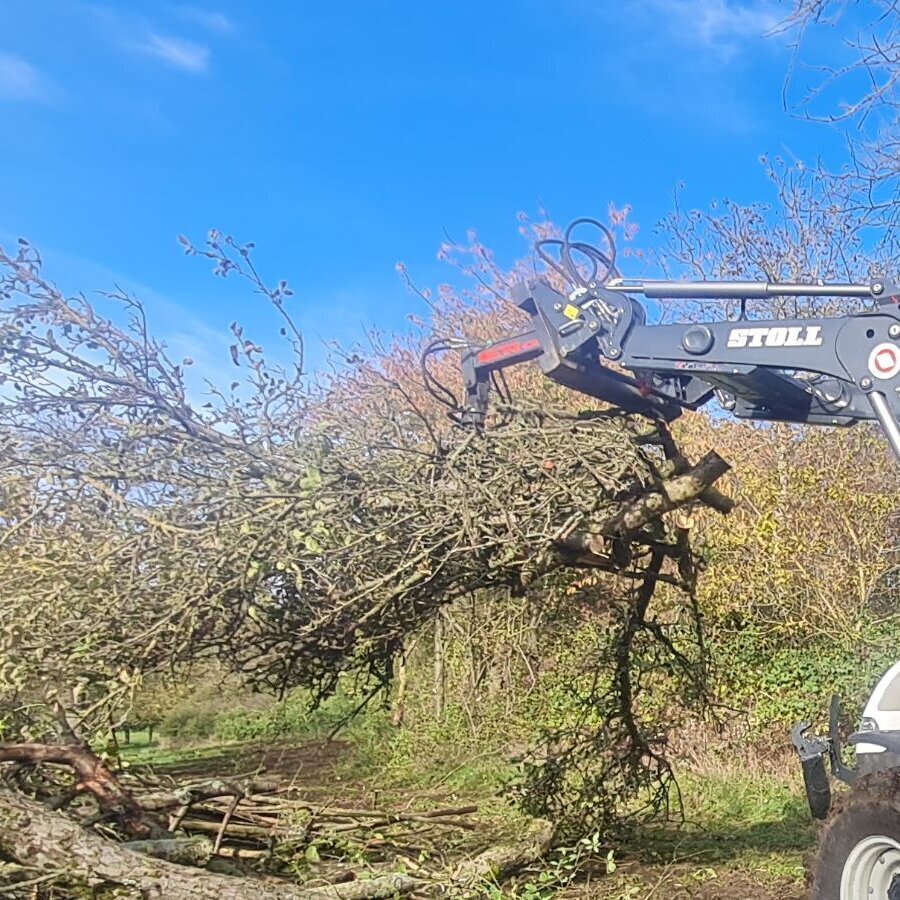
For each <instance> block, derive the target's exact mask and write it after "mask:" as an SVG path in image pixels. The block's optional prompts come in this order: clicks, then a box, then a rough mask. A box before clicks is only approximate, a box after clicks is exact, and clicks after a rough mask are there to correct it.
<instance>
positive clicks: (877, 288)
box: [872, 281, 884, 294]
mask: <svg viewBox="0 0 900 900" xmlns="http://www.w3.org/2000/svg"><path fill="white" fill-rule="evenodd" d="M883 290H884V285H883V284H882V283H881V282H880V281H876V282H875V283H874V284H873V285H872V293H873V294H880V293H881V292H882V291H883Z"/></svg>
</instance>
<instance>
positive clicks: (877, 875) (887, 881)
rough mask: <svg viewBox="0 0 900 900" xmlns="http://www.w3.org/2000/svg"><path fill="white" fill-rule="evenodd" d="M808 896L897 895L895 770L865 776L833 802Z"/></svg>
mask: <svg viewBox="0 0 900 900" xmlns="http://www.w3.org/2000/svg"><path fill="white" fill-rule="evenodd" d="M811 900H900V769H889V770H888V771H885V772H878V773H877V774H875V775H867V776H866V777H864V778H860V780H859V781H858V782H857V783H856V785H854V787H853V788H852V790H851V791H850V792H849V793H847V794H846V795H845V796H844V797H842V798H841V799H840V800H838V802H837V803H835V808H834V810H833V812H832V814H831V816H830V817H829V819H828V821H827V822H826V823H825V825H824V826H823V828H822V831H821V833H820V840H819V850H818V853H817V855H816V859H815V861H814V863H813V867H812V895H811Z"/></svg>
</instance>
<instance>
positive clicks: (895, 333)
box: [888, 325, 900, 338]
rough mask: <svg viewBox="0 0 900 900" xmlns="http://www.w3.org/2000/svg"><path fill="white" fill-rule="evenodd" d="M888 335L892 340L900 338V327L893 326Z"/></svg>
mask: <svg viewBox="0 0 900 900" xmlns="http://www.w3.org/2000/svg"><path fill="white" fill-rule="evenodd" d="M888 334H889V335H890V336H891V337H892V338H895V337H900V325H891V327H890V328H888Z"/></svg>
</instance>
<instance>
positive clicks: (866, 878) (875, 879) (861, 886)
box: [841, 835, 900, 900]
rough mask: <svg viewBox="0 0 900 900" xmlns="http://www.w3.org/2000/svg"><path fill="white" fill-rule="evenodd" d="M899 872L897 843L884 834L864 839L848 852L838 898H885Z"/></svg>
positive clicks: (884, 899) (899, 852)
mask: <svg viewBox="0 0 900 900" xmlns="http://www.w3.org/2000/svg"><path fill="white" fill-rule="evenodd" d="M898 875H900V842H898V841H895V840H894V839H893V838H889V837H884V836H883V835H872V836H870V837H867V838H863V840H861V841H860V842H859V843H858V844H857V845H856V846H855V847H854V848H853V849H852V850H851V851H850V853H849V854H848V855H847V861H846V862H845V863H844V870H843V872H842V874H841V900H863V898H866V900H868V898H871V900H888V891H889V890H890V887H891V882H892V881H893V880H894V878H895V877H896V876H898Z"/></svg>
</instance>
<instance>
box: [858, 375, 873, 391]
mask: <svg viewBox="0 0 900 900" xmlns="http://www.w3.org/2000/svg"><path fill="white" fill-rule="evenodd" d="M859 386H860V387H861V388H862V389H863V390H865V391H867V390H868V389H869V388H870V387H872V379H871V378H863V379H862V380H861V381H860V382H859Z"/></svg>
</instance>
